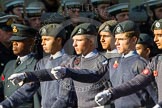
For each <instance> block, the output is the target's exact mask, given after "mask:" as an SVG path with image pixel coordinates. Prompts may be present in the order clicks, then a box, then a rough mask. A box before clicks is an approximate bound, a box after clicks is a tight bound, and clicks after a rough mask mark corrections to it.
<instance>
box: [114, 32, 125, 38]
mask: <svg viewBox="0 0 162 108" xmlns="http://www.w3.org/2000/svg"><path fill="white" fill-rule="evenodd" d="M125 37H127V36H126V33H119V34H115V38H125Z"/></svg>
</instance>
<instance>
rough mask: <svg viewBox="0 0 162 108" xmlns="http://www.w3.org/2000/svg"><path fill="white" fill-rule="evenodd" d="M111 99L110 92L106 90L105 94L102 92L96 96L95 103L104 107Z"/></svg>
mask: <svg viewBox="0 0 162 108" xmlns="http://www.w3.org/2000/svg"><path fill="white" fill-rule="evenodd" d="M110 98H111V92H110V90H104V91H103V92H100V93H98V94H97V95H96V96H95V102H96V103H97V104H98V105H104V104H106V102H108V101H110Z"/></svg>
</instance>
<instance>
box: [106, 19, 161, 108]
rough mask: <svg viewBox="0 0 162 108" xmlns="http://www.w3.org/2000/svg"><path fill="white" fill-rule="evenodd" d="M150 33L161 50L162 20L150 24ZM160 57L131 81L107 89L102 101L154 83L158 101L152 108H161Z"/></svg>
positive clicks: (155, 58)
mask: <svg viewBox="0 0 162 108" xmlns="http://www.w3.org/2000/svg"><path fill="white" fill-rule="evenodd" d="M152 31H153V32H154V42H155V43H156V45H157V47H158V49H162V37H161V35H162V19H160V20H157V21H155V22H154V23H153V24H152ZM161 58H162V55H161V54H158V55H156V56H155V57H154V58H153V59H152V61H151V62H150V63H149V64H148V65H147V67H146V68H145V69H144V70H143V71H141V73H140V74H139V75H137V76H136V77H135V78H133V79H132V80H130V81H128V82H126V83H124V84H122V85H119V86H118V87H115V88H109V89H108V90H106V91H105V93H104V94H103V95H104V96H105V98H104V99H106V100H107V101H108V100H111V101H112V100H114V99H117V98H119V97H122V96H126V95H129V94H132V93H134V92H137V91H138V90H140V89H143V88H145V87H146V86H148V85H149V84H150V83H151V82H152V81H155V82H156V84H157V90H158V94H157V96H158V100H157V101H155V103H156V105H155V106H154V107H153V108H161V107H162V92H161V91H162V86H161V82H162V78H161V74H162V73H161V71H162V67H161V66H160V65H161V60H162V59H161Z"/></svg>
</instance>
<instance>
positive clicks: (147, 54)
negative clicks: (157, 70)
mask: <svg viewBox="0 0 162 108" xmlns="http://www.w3.org/2000/svg"><path fill="white" fill-rule="evenodd" d="M154 45H155V43H154V39H153V38H152V36H150V35H148V34H145V33H141V34H140V36H139V39H138V41H137V44H136V50H137V53H138V54H139V55H140V56H141V57H143V58H145V59H146V60H150V59H151V57H153V48H154Z"/></svg>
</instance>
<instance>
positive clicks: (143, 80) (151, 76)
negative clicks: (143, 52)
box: [111, 54, 162, 103]
mask: <svg viewBox="0 0 162 108" xmlns="http://www.w3.org/2000/svg"><path fill="white" fill-rule="evenodd" d="M161 65H162V54H159V55H157V56H155V57H154V58H153V59H152V61H151V62H150V63H149V64H148V65H147V67H146V68H145V69H144V70H143V71H142V72H141V73H140V74H139V75H137V76H136V77H135V78H133V79H132V80H130V81H129V82H126V83H124V84H122V85H119V86H117V87H115V88H112V89H111V92H112V94H113V97H112V100H114V99H117V98H119V97H121V96H126V95H129V94H132V93H134V92H136V91H138V90H140V89H143V88H144V87H146V86H148V85H149V84H150V83H151V82H152V81H155V82H156V84H157V90H158V100H157V101H156V103H158V102H161V101H162V86H161V82H162V66H161Z"/></svg>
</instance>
